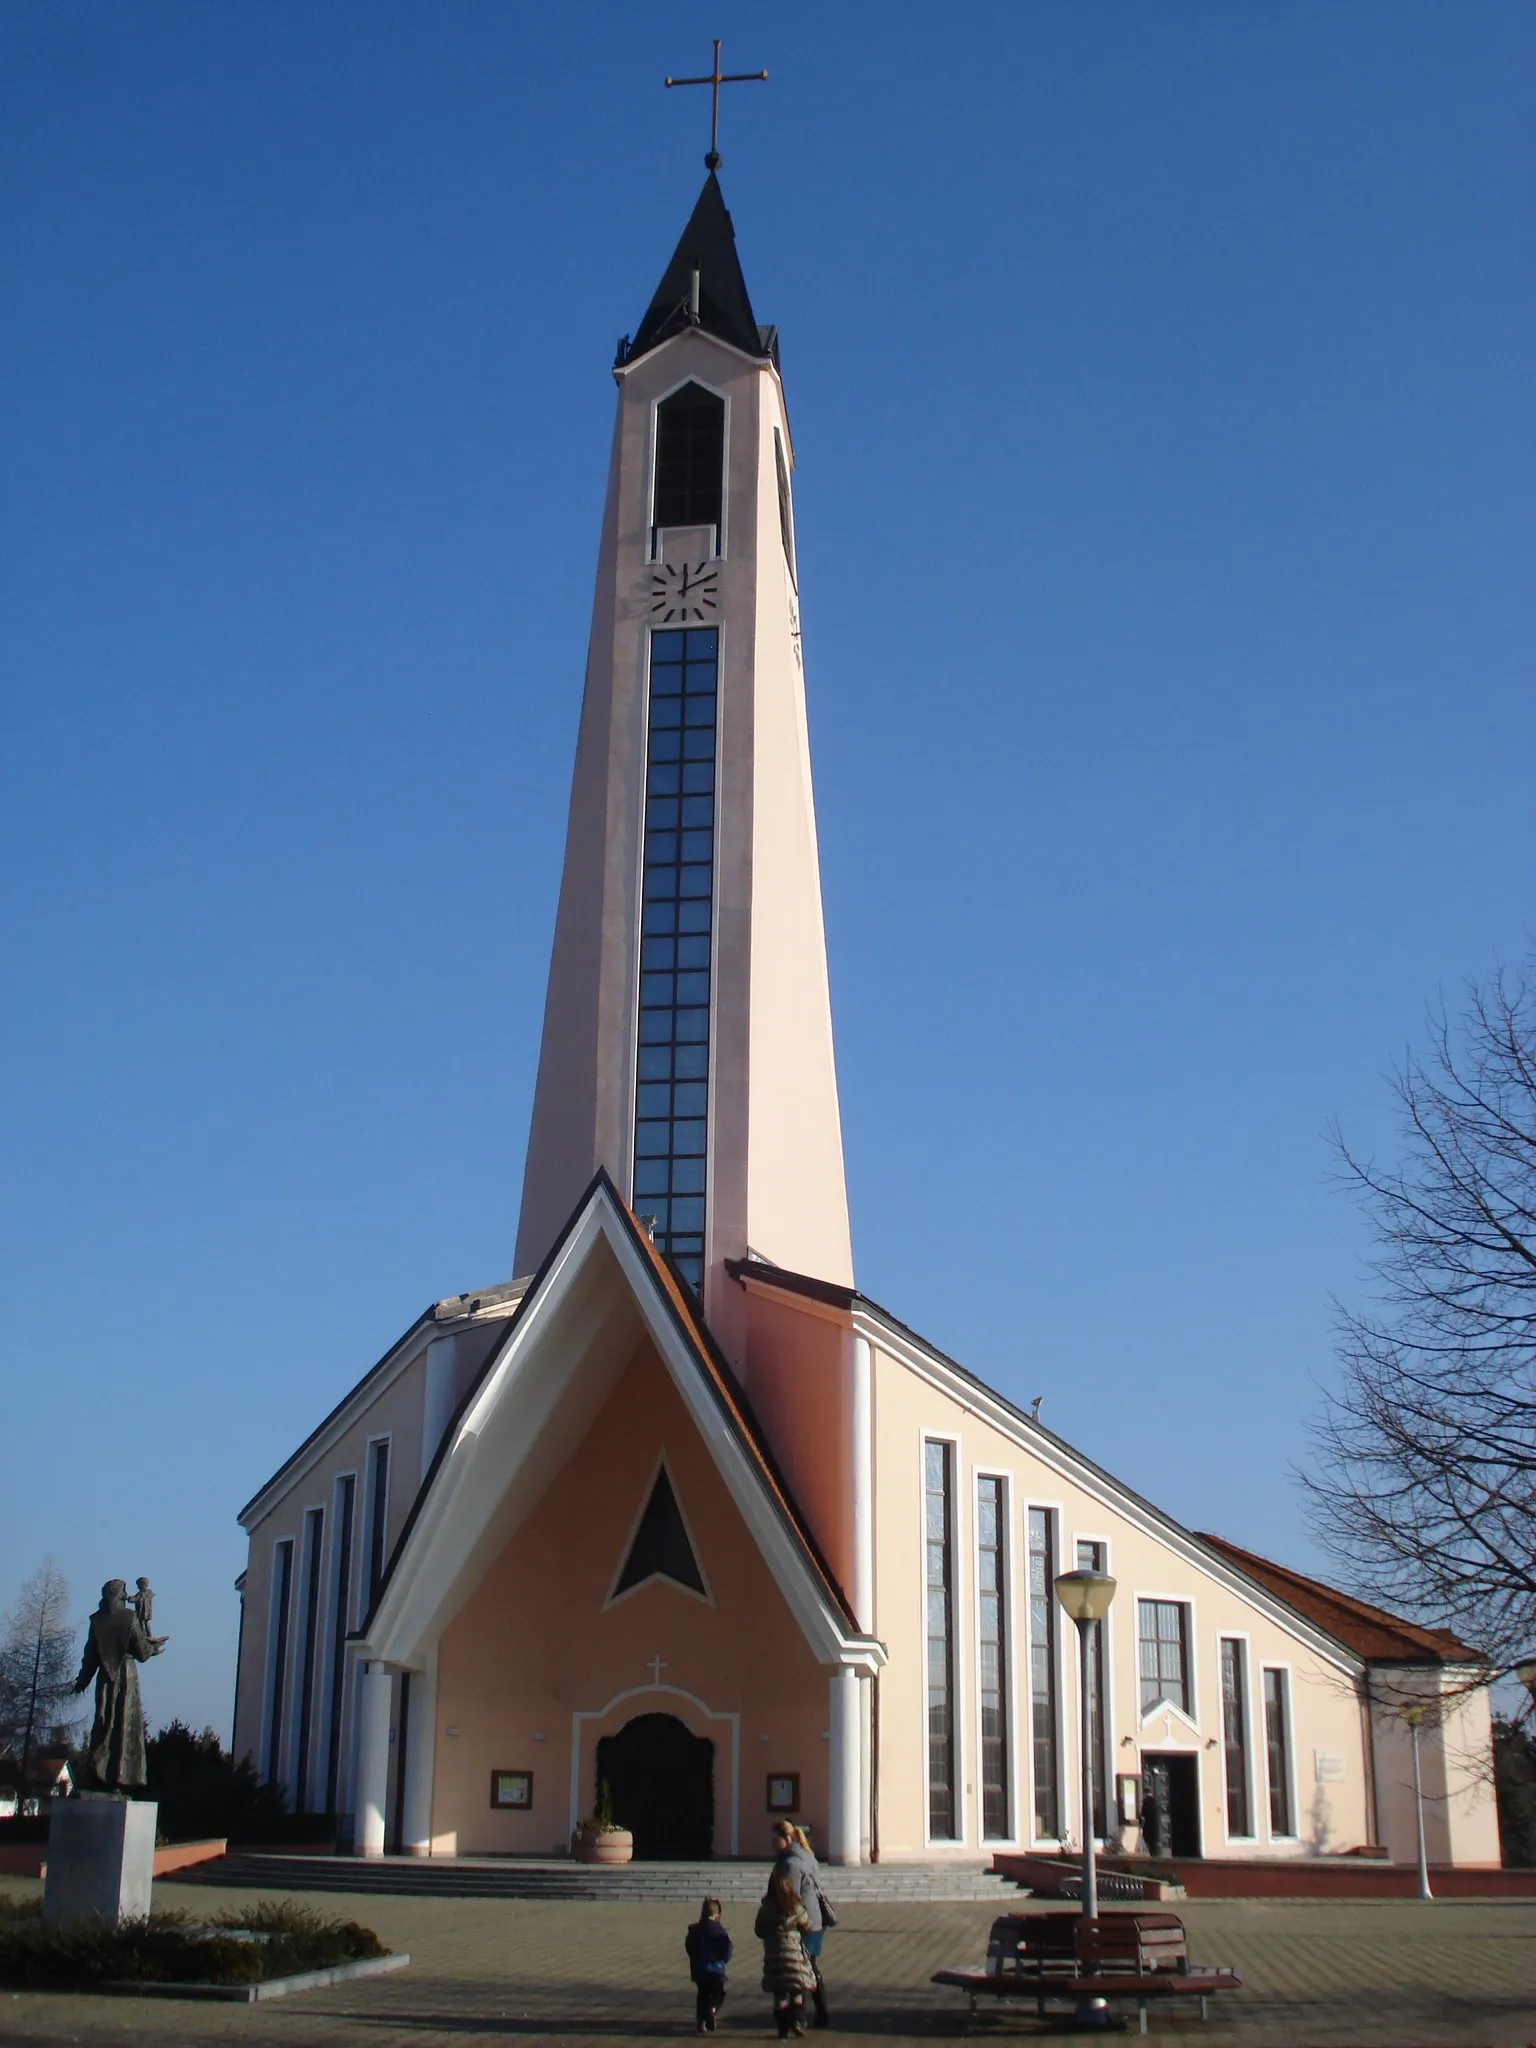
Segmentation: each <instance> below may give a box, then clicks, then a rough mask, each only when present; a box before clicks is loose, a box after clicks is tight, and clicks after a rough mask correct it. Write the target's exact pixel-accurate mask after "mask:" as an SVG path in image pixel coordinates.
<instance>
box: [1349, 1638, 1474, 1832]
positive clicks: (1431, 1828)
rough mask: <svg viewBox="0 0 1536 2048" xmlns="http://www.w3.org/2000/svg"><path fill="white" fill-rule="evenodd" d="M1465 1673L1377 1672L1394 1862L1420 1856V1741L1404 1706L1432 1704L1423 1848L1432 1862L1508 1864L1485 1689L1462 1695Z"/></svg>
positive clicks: (1383, 1803)
mask: <svg viewBox="0 0 1536 2048" xmlns="http://www.w3.org/2000/svg"><path fill="white" fill-rule="evenodd" d="M1467 1676H1468V1674H1467V1673H1466V1672H1465V1671H1450V1672H1446V1671H1442V1670H1441V1668H1440V1667H1439V1666H1415V1667H1411V1668H1403V1669H1399V1670H1394V1671H1382V1670H1378V1671H1376V1672H1373V1674H1372V1686H1371V1690H1372V1695H1373V1698H1374V1701H1375V1706H1374V1711H1373V1713H1372V1717H1371V1718H1372V1725H1373V1729H1374V1732H1375V1744H1376V1810H1377V1814H1378V1817H1379V1820H1380V1825H1381V1839H1382V1841H1383V1842H1384V1843H1385V1844H1386V1846H1387V1848H1388V1849H1390V1851H1391V1852H1392V1860H1393V1862H1394V1863H1412V1862H1414V1861H1415V1860H1416V1858H1417V1856H1418V1825H1417V1818H1416V1813H1415V1807H1414V1796H1413V1737H1412V1736H1411V1734H1410V1733H1409V1731H1408V1728H1407V1725H1406V1724H1405V1723H1404V1721H1403V1719H1402V1716H1401V1714H1400V1713H1399V1711H1398V1709H1399V1708H1400V1707H1401V1706H1403V1705H1405V1704H1410V1703H1412V1702H1413V1701H1415V1700H1423V1701H1425V1702H1426V1703H1427V1704H1428V1705H1429V1706H1430V1709H1431V1713H1430V1718H1429V1719H1428V1720H1427V1721H1426V1722H1425V1724H1424V1725H1423V1726H1422V1727H1421V1728H1420V1730H1419V1766H1420V1772H1421V1775H1422V1779H1423V1786H1424V1847H1425V1851H1426V1853H1427V1855H1428V1857H1429V1861H1430V1862H1431V1863H1458V1864H1470V1865H1473V1866H1476V1865H1483V1866H1485V1867H1488V1868H1490V1869H1497V1868H1498V1866H1499V1864H1500V1861H1501V1852H1500V1845H1499V1822H1498V1811H1497V1807H1496V1805H1495V1801H1494V1797H1493V1778H1492V1758H1493V1731H1492V1725H1491V1717H1490V1711H1489V1705H1488V1694H1487V1691H1486V1689H1481V1688H1480V1689H1478V1690H1477V1691H1475V1692H1470V1693H1466V1694H1462V1693H1460V1692H1459V1690H1458V1687H1459V1685H1460V1684H1462V1683H1465V1681H1466V1678H1467Z"/></svg>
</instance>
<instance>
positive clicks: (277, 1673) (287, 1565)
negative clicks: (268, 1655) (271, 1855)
mask: <svg viewBox="0 0 1536 2048" xmlns="http://www.w3.org/2000/svg"><path fill="white" fill-rule="evenodd" d="M292 1601H293V1538H292V1537H291V1536H290V1537H289V1538H288V1539H287V1540H286V1541H285V1542H282V1543H275V1544H274V1545H273V1546H272V1694H271V1698H270V1700H269V1701H268V1718H267V1781H268V1783H269V1784H274V1785H275V1784H276V1783H277V1773H278V1767H279V1765H280V1764H281V1763H282V1758H283V1702H284V1701H285V1700H286V1698H287V1696H288V1609H289V1607H290V1605H291V1604H292Z"/></svg>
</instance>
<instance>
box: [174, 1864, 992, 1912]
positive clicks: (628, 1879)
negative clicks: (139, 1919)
mask: <svg viewBox="0 0 1536 2048" xmlns="http://www.w3.org/2000/svg"><path fill="white" fill-rule="evenodd" d="M768 1868H769V1864H768V1858H767V1857H763V1858H761V1859H755V1858H754V1859H752V1860H751V1861H732V1862H723V1861H722V1862H712V1863H626V1864H622V1865H620V1866H619V1867H618V1868H616V1869H609V1868H603V1867H600V1866H598V1865H594V1864H589V1863H575V1862H572V1861H571V1860H570V1858H568V1857H559V1858H557V1857H551V1858H549V1859H548V1860H544V1859H540V1858H534V1857H527V1858H524V1857H511V1856H444V1857H421V1856H379V1857H366V1858H365V1857H361V1856H328V1855H318V1856H317V1855H309V1856H305V1855H294V1854H284V1853H281V1852H278V1851H268V1850H262V1849H235V1850H231V1851H230V1853H229V1854H228V1855H225V1856H220V1857H218V1858H217V1859H215V1860H214V1861H212V1862H209V1863H203V1864H199V1865H198V1866H197V1868H196V1869H195V1870H189V1871H187V1872H186V1873H185V1876H184V1877H183V1879H182V1880H181V1881H182V1882H185V1883H189V1884H211V1885H232V1886H239V1887H240V1889H241V1890H243V1891H255V1890H259V1891H283V1892H294V1891H304V1892H352V1893H375V1894H376V1893H395V1894H414V1895H415V1896H417V1897H422V1898H467V1899H587V1900H601V1899H608V1900H627V1901H630V1902H641V1903H644V1902H652V1903H668V1904H676V1903H685V1904H692V1905H693V1906H695V1907H697V1905H698V1902H699V1900H700V1899H702V1898H703V1897H704V1896H705V1894H706V1893H709V1894H711V1895H712V1896H713V1897H715V1898H717V1899H720V1900H721V1901H723V1902H724V1903H725V1904H727V1905H755V1904H756V1903H757V1901H758V1900H759V1899H760V1898H761V1897H762V1895H763V1887H764V1885H765V1883H766V1881H767V1876H768ZM822 1877H823V1881H824V1884H825V1887H826V1892H827V1896H828V1898H830V1899H831V1900H832V1902H833V1904H834V1905H836V1906H838V1907H839V1908H841V1907H842V1906H845V1905H849V1906H854V1905H874V1904H879V1905H901V1904H912V1905H921V1904H925V1903H930V1902H933V1901H941V1900H942V1901H954V1900H961V1901H964V1900H984V1901H986V1902H988V1903H990V1904H992V1905H995V1906H996V1907H997V1909H998V1911H999V1912H1002V1911H1004V1910H1006V1908H1007V1907H1008V1906H1009V1905H1010V1904H1011V1903H1013V1904H1016V1903H1017V1902H1018V1900H1019V1898H1020V1897H1021V1896H1022V1894H1021V1893H1020V1890H1019V1887H1018V1885H1017V1884H1015V1883H1013V1882H1011V1881H1010V1880H1009V1879H1007V1878H1003V1877H999V1876H997V1875H996V1874H995V1873H994V1872H993V1871H991V1870H989V1869H985V1868H983V1867H981V1866H980V1865H977V1864H966V1863H876V1864H866V1865H863V1866H861V1867H860V1868H858V1869H842V1868H839V1867H836V1866H830V1867H828V1868H826V1869H824V1870H823V1872H822Z"/></svg>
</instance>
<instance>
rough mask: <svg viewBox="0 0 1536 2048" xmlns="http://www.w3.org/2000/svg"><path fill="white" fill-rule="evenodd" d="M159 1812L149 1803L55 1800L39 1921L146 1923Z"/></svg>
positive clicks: (150, 1800) (138, 1800) (149, 1800)
mask: <svg viewBox="0 0 1536 2048" xmlns="http://www.w3.org/2000/svg"><path fill="white" fill-rule="evenodd" d="M159 1811H160V1809H159V1807H158V1806H157V1805H156V1804H155V1802H154V1800H152V1799H78V1798H76V1799H55V1800H54V1802H53V1804H52V1806H51V1807H50V1808H49V1817H48V1877H47V1881H46V1883H45V1884H44V1886H43V1918H44V1919H45V1920H49V1921H53V1922H61V1921H69V1920H91V1919H96V1920H101V1921H103V1922H104V1923H105V1924H106V1925H107V1926H108V1927H117V1926H119V1925H120V1924H121V1923H122V1922H123V1921H124V1920H143V1919H146V1918H147V1917H148V1914H149V1888H150V1885H151V1883H152V1881H153V1879H154V1874H155V1820H156V1817H157V1815H158V1814H159Z"/></svg>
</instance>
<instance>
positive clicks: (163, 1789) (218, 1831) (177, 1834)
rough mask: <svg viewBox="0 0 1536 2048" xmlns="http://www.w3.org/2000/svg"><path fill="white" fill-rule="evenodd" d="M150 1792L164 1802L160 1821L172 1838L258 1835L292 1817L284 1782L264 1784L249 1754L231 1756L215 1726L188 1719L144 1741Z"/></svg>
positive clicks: (147, 1791) (278, 1829) (280, 1828)
mask: <svg viewBox="0 0 1536 2048" xmlns="http://www.w3.org/2000/svg"><path fill="white" fill-rule="evenodd" d="M145 1750H146V1757H147V1761H148V1770H149V1783H148V1785H147V1786H146V1788H145V1797H146V1798H147V1799H154V1800H157V1801H158V1802H159V1806H160V1816H159V1825H160V1827H161V1829H162V1830H163V1832H164V1834H165V1836H166V1839H167V1840H168V1841H172V1842H192V1841H205V1840H207V1839H209V1838H210V1837H218V1836H223V1837H224V1838H225V1839H226V1840H228V1841H252V1840H255V1841H259V1840H260V1839H261V1838H262V1837H263V1835H265V1834H268V1833H270V1832H273V1831H276V1832H278V1833H281V1832H282V1831H283V1828H284V1824H285V1822H286V1821H287V1820H288V1809H287V1804H286V1802H285V1800H284V1798H283V1794H282V1791H281V1788H280V1787H278V1786H276V1785H264V1784H262V1783H261V1781H260V1780H259V1779H258V1777H257V1775H256V1767H255V1765H254V1764H253V1763H252V1762H251V1760H250V1758H249V1757H241V1758H239V1759H238V1760H237V1759H236V1758H234V1757H232V1756H231V1755H230V1754H229V1752H228V1750H226V1749H225V1748H224V1746H223V1744H222V1743H221V1742H220V1741H219V1738H218V1736H217V1735H215V1733H214V1732H213V1730H212V1729H211V1728H205V1729H204V1730H203V1732H202V1734H201V1735H197V1734H194V1732H193V1731H192V1729H190V1728H189V1727H188V1726H187V1724H186V1723H185V1722H184V1721H171V1722H169V1723H167V1725H166V1726H165V1727H164V1728H160V1729H157V1730H156V1732H155V1733H154V1734H153V1735H151V1736H150V1738H149V1741H148V1743H147V1744H146V1745H145Z"/></svg>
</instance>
